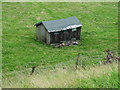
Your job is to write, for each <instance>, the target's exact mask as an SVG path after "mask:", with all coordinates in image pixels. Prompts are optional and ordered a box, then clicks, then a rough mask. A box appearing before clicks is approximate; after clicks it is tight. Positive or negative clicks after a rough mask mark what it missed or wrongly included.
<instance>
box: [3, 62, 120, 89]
mask: <svg viewBox="0 0 120 90" xmlns="http://www.w3.org/2000/svg"><path fill="white" fill-rule="evenodd" d="M39 69H40V68H39ZM39 69H37V70H36V72H35V73H34V74H33V75H31V76H29V71H25V72H16V73H14V74H15V75H14V76H12V77H11V78H4V79H3V83H2V84H3V86H2V87H4V88H8V87H9V88H68V87H69V88H118V85H119V84H118V83H119V81H118V64H116V63H113V64H110V65H101V66H96V67H95V68H94V67H91V68H86V69H85V70H84V69H82V68H80V70H75V69H73V68H69V69H68V68H67V69H62V68H56V69H54V70H47V71H43V72H41V71H40V70H39Z"/></svg>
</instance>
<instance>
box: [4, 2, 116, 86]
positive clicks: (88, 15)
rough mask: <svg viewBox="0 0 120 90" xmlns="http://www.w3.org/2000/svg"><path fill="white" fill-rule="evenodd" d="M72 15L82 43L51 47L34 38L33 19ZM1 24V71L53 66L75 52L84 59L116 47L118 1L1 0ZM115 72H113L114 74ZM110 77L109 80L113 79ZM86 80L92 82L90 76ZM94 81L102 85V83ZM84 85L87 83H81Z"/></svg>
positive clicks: (75, 54) (59, 17)
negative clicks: (49, 0) (14, 0)
mask: <svg viewBox="0 0 120 90" xmlns="http://www.w3.org/2000/svg"><path fill="white" fill-rule="evenodd" d="M71 16H76V17H77V18H78V19H79V20H80V21H81V23H82V24H83V27H82V33H81V43H82V45H81V44H80V45H77V46H70V47H63V48H53V47H51V46H48V45H46V44H44V43H42V42H38V41H36V33H35V32H36V31H35V30H36V27H35V26H34V24H35V23H37V22H40V21H46V20H56V19H62V18H67V17H71ZM2 26H3V27H2V28H3V32H2V33H3V35H2V46H3V50H2V70H3V73H9V72H10V73H11V72H13V71H14V72H17V71H21V70H25V69H27V68H31V67H32V66H33V65H39V67H47V66H53V65H56V64H59V63H62V62H63V63H64V62H66V61H69V60H71V59H72V58H74V57H76V56H77V54H78V53H80V54H81V55H85V56H86V57H87V58H86V59H93V58H89V56H97V57H98V58H99V57H100V58H104V57H105V56H106V53H105V52H104V51H105V50H106V49H110V50H117V49H118V4H117V3H105V2H104V3H97V2H96V3H95V2H94V3H92V2H90V3H81V2H79V3H78V2H74V3H72V2H62V3H58V2H54V3H53V2H52V3H45V2H43V3H41V2H29V3H28V2H26V3H23V2H19V3H7V2H4V3H2ZM81 57H82V56H81ZM88 63H89V64H90V63H91V62H88ZM115 75H116V74H115ZM115 75H114V74H113V77H114V76H115ZM11 77H13V76H11ZM113 77H111V78H109V79H108V80H110V81H112V80H113ZM101 78H104V76H101V77H100V78H98V79H97V82H99V81H100V82H102V79H101ZM106 79H107V78H106ZM106 79H105V80H106ZM116 79H117V78H116ZM95 80H96V78H95ZM103 80H104V79H103ZM88 81H92V82H93V83H94V82H95V81H94V80H91V79H90V80H88ZM83 82H86V80H85V81H83ZM106 83H107V82H106ZM106 83H105V85H106ZM78 84H79V80H78ZM109 84H110V83H109ZM75 85H77V83H76V84H75ZM95 85H96V84H95ZM97 85H98V86H99V87H102V86H101V83H98V84H97ZM68 86H69V85H68ZM71 87H72V86H71ZM73 87H74V85H73ZM75 87H78V85H77V86H75ZM83 87H88V86H87V85H85V84H83ZM114 87H116V86H114Z"/></svg>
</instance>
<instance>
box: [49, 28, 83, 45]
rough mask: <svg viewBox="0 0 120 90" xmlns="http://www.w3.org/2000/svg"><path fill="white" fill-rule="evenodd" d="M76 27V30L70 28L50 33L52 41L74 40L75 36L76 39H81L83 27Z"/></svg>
mask: <svg viewBox="0 0 120 90" xmlns="http://www.w3.org/2000/svg"><path fill="white" fill-rule="evenodd" d="M76 29H77V30H76V31H72V29H69V30H66V31H59V32H52V33H50V43H59V42H61V41H68V40H72V39H73V38H75V39H76V40H80V35H81V27H78V28H76Z"/></svg>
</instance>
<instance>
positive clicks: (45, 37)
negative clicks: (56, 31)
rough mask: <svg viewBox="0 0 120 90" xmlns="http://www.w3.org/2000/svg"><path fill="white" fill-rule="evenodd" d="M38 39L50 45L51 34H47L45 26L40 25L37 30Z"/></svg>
mask: <svg viewBox="0 0 120 90" xmlns="http://www.w3.org/2000/svg"><path fill="white" fill-rule="evenodd" d="M36 35H37V36H36V38H37V40H38V41H42V42H45V43H47V44H50V34H49V33H48V32H47V30H46V28H45V26H44V25H43V24H41V25H39V26H38V27H37V30H36Z"/></svg>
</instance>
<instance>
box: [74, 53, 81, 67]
mask: <svg viewBox="0 0 120 90" xmlns="http://www.w3.org/2000/svg"><path fill="white" fill-rule="evenodd" d="M79 58H80V53H78V57H77V59H76V63H75V68H76V69H77V68H78V64H79Z"/></svg>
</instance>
